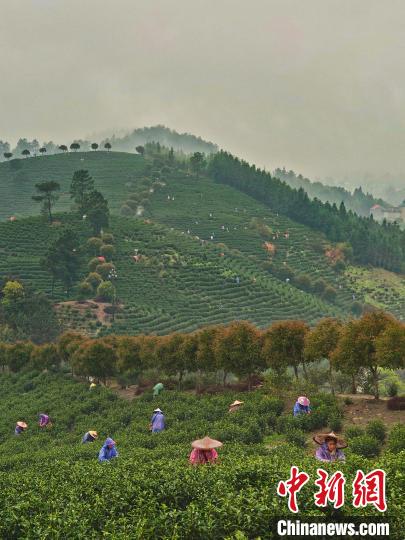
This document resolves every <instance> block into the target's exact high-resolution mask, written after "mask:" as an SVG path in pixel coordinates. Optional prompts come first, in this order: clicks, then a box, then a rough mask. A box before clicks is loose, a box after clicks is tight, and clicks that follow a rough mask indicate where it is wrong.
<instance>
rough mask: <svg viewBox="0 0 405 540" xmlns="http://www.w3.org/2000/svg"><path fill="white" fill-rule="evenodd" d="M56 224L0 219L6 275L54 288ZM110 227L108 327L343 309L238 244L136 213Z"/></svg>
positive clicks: (158, 328) (152, 328) (312, 316)
mask: <svg viewBox="0 0 405 540" xmlns="http://www.w3.org/2000/svg"><path fill="white" fill-rule="evenodd" d="M58 218H59V219H60V221H61V224H62V225H63V224H64V223H69V224H70V225H71V226H74V228H75V229H76V230H78V231H79V233H80V234H81V235H83V236H85V234H86V232H87V233H88V231H86V228H85V225H84V224H83V223H82V222H81V221H79V220H77V219H74V218H72V216H71V215H68V214H62V215H60V216H58ZM59 227H60V226H49V225H48V224H47V223H46V222H45V221H44V220H43V219H42V218H40V217H37V218H29V219H27V220H21V221H17V222H14V223H2V224H0V249H1V252H2V257H1V260H0V273H1V275H2V276H10V277H18V278H21V279H23V280H24V281H25V282H26V283H27V284H30V285H32V286H33V287H34V288H35V289H38V290H43V291H45V292H46V293H48V294H49V293H50V286H51V281H50V277H49V276H48V274H47V273H46V272H45V271H44V270H42V269H41V267H40V259H41V257H42V256H43V254H44V253H45V251H46V246H47V243H48V242H50V241H51V240H52V239H53V238H55V236H56V234H57V230H58V228H59ZM112 231H113V233H114V237H115V245H116V248H117V255H116V257H115V265H116V268H117V273H118V279H117V281H116V286H117V291H118V297H119V299H120V301H121V302H122V303H123V304H124V306H123V311H122V312H121V313H119V314H117V317H116V320H115V323H114V324H113V325H112V326H111V327H109V328H108V331H115V332H118V333H126V332H129V333H137V332H156V333H159V334H163V333H167V332H170V331H173V330H182V331H191V330H194V329H196V328H197V327H199V326H202V325H206V324H210V323H222V322H223V323H226V322H229V321H231V320H234V319H247V320H251V321H252V322H255V323H256V324H258V325H260V326H265V325H267V324H269V323H270V322H272V321H274V320H279V319H293V318H294V319H296V318H304V319H306V320H308V321H309V322H315V321H316V320H317V319H319V318H320V317H322V316H325V315H336V316H342V315H344V312H343V310H342V309H341V308H339V307H338V306H336V305H333V304H330V303H326V302H324V301H322V300H321V299H320V298H317V297H315V296H314V295H311V294H307V293H304V292H303V291H300V290H298V289H296V288H295V287H293V286H291V285H289V284H287V283H284V282H281V281H280V280H278V279H276V278H274V277H273V276H272V275H270V274H269V273H268V272H266V271H265V270H264V269H262V268H261V267H260V260H257V261H256V260H255V259H254V258H252V257H245V256H244V255H243V254H241V253H239V252H237V251H235V250H230V249H227V248H224V247H218V246H217V245H216V244H215V243H207V242H206V243H203V244H202V243H201V241H199V240H197V239H196V238H192V237H190V236H188V235H185V234H181V232H179V231H177V230H170V229H169V228H167V227H165V226H163V225H158V224H153V223H147V222H146V223H145V222H144V221H143V220H136V219H131V218H120V217H114V218H113V219H112ZM224 249H225V255H224V256H223V257H222V256H220V254H221V253H223V250H224ZM135 250H137V253H139V254H140V255H141V260H140V261H139V262H135V261H134V259H133V255H134V253H135ZM86 262H87V258H86V257H85V256H83V260H82V270H81V273H82V275H81V279H82V278H84V276H85V275H86V273H87V267H86ZM236 277H238V278H239V283H237V281H236ZM74 294H75V291H73V292H72V297H74ZM55 299H56V300H66V297H65V295H64V291H63V290H62V288H61V287H57V288H56V290H55ZM89 322H91V324H92V325H95V322H94V321H92V320H91V319H90V320H89ZM97 329H99V328H97V327H96V326H94V327H93V328H92V330H93V331H96V330H97ZM105 330H107V328H105Z"/></svg>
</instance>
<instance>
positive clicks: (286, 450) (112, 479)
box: [0, 372, 404, 540]
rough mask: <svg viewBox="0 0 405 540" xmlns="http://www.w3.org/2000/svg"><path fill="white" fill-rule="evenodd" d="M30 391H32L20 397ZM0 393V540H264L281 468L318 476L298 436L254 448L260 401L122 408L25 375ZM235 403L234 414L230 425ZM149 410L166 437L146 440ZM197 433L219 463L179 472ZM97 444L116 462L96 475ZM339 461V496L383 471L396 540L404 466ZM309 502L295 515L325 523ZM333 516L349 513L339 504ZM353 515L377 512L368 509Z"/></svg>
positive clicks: (1, 386) (99, 467)
mask: <svg viewBox="0 0 405 540" xmlns="http://www.w3.org/2000/svg"><path fill="white" fill-rule="evenodd" d="M29 382H32V384H33V388H32V389H31V390H30V391H29V392H24V390H23V389H24V386H25V385H26V384H27V383H29ZM0 393H1V396H2V399H1V401H0V440H1V442H2V452H1V455H0V470H1V471H2V473H3V474H1V475H0V490H1V492H2V494H3V495H2V504H1V507H0V537H1V538H64V539H67V540H76V539H77V538H94V539H96V538H101V537H108V536H110V537H111V538H142V539H146V540H153V539H155V538H179V539H180V538H185V539H186V538H190V539H191V538H192V539H193V540H194V539H195V540H203V539H204V540H205V539H211V538H212V539H214V538H235V537H236V535H237V534H238V531H239V532H240V533H241V534H243V535H244V536H245V537H246V538H259V537H260V538H263V539H264V538H269V523H270V521H271V520H273V519H274V518H276V517H279V516H283V515H287V513H288V510H287V504H286V500H285V499H283V498H281V497H279V496H278V495H277V494H276V487H277V484H278V482H279V481H280V480H285V479H287V478H288V477H289V474H290V467H291V465H292V464H295V465H297V466H298V467H299V468H300V470H305V471H306V472H307V473H308V474H309V475H310V476H311V479H313V478H315V477H316V469H317V468H318V467H319V463H318V462H316V460H314V458H313V456H312V455H311V456H308V455H307V454H306V452H305V451H304V450H303V448H302V446H303V442H305V434H304V433H303V432H300V431H298V430H297V426H295V427H293V428H292V429H291V430H288V434H286V437H289V438H290V442H286V443H283V444H281V445H279V446H278V447H272V448H270V449H268V448H266V446H265V445H264V444H262V443H261V441H262V437H263V434H264V433H265V432H266V431H267V430H268V424H267V418H266V414H268V415H275V414H276V412H275V411H276V410H278V404H277V409H276V403H275V404H274V406H273V405H269V399H270V403H271V402H272V401H273V398H268V396H266V395H265V394H264V393H262V392H260V391H259V392H251V393H246V394H243V395H240V394H236V393H234V392H225V393H224V394H214V395H211V396H196V395H193V394H190V393H188V392H172V391H168V390H166V391H165V392H164V393H163V394H161V395H160V396H159V397H158V398H153V396H152V392H151V391H150V392H147V393H146V394H143V395H141V396H139V397H138V398H137V399H135V400H134V401H133V402H129V401H124V400H121V399H119V398H118V397H117V396H116V395H115V394H113V393H112V392H111V391H110V390H109V389H108V388H104V387H103V386H100V385H98V386H97V387H96V389H94V390H91V391H90V390H89V388H88V384H87V383H86V384H82V383H80V382H77V381H75V380H74V379H73V378H72V376H71V375H70V374H65V375H62V374H58V375H55V374H52V373H48V374H46V373H38V372H35V373H34V372H26V373H19V374H15V375H13V374H2V375H0ZM234 399H241V400H243V401H244V402H245V403H244V405H243V407H242V408H241V409H240V410H239V411H238V412H236V413H232V414H229V413H228V406H229V403H231V402H232V401H233V400H234ZM314 401H315V402H317V399H316V398H314ZM155 407H160V408H161V409H162V410H163V411H164V414H165V416H166V420H167V429H166V431H165V432H163V433H160V434H155V435H152V434H151V433H150V432H149V431H148V423H149V420H150V417H151V415H152V411H153V409H154V408H155ZM264 410H267V411H268V413H266V414H264V413H263V411H264ZM11 412H12V414H11ZM39 412H46V413H48V414H50V416H51V418H52V421H53V427H52V428H51V429H49V430H46V431H41V430H40V429H39V428H38V426H37V414H38V413H39ZM278 418H280V417H278ZM287 418H290V415H289V416H288V417H286V419H287ZM17 419H21V420H24V421H26V422H27V423H28V425H29V427H28V430H27V432H26V433H24V434H23V435H21V436H19V437H15V436H14V431H13V430H14V422H15V421H16V420H17ZM89 429H96V430H97V431H98V432H99V439H98V440H97V442H95V443H92V444H86V445H82V444H81V443H80V441H81V437H82V435H83V434H84V433H85V432H86V431H88V430H89ZM294 430H295V431H294ZM207 434H208V435H210V436H211V437H215V438H220V440H222V442H223V443H224V446H223V447H222V448H220V449H219V457H220V463H219V464H218V465H216V466H207V467H190V466H189V465H188V461H187V458H188V455H189V452H190V451H191V441H192V440H194V439H195V438H200V437H203V436H204V435H207ZM108 435H109V436H112V437H113V438H114V439H115V440H116V441H117V447H118V451H119V454H120V455H119V457H118V459H117V460H115V461H114V462H110V463H108V464H99V463H98V462H97V453H98V450H99V449H100V446H101V445H102V443H103V442H104V439H105V437H106V436H108ZM346 457H347V461H346V463H341V464H339V468H340V470H342V471H343V472H344V474H345V477H346V481H347V486H349V485H350V484H351V482H352V481H353V478H354V476H355V474H356V471H357V470H358V469H361V470H364V471H365V472H366V471H369V470H371V469H373V468H377V467H380V468H382V469H383V470H385V471H386V473H387V476H388V478H389V479H390V481H389V482H388V484H387V504H388V511H387V514H386V516H384V517H387V518H388V519H390V522H391V531H390V532H391V534H390V538H393V539H395V540H397V539H398V540H399V539H400V538H402V537H401V535H400V528H398V533H396V529H395V527H396V525H397V523H399V522H400V521H401V519H402V513H403V510H402V507H401V503H400V499H399V498H398V494H399V493H401V489H402V484H401V481H402V476H401V474H399V473H401V471H403V467H404V460H403V455H398V456H397V455H395V454H392V453H391V454H387V455H385V456H382V457H381V458H379V459H378V460H374V461H372V462H369V461H368V460H366V459H364V458H363V457H361V456H359V455H356V454H354V453H350V452H348V454H347V456H346ZM325 467H329V466H328V465H326V464H325ZM331 467H332V469H331V470H333V465H331ZM22 471H23V474H22ZM313 491H314V486H313V482H309V483H308V485H306V486H304V488H303V489H302V490H301V492H300V494H299V497H298V501H299V506H300V512H301V514H302V515H303V516H323V515H324V513H323V511H322V510H321V509H319V508H317V507H316V506H315V504H314V500H313ZM16 509H18V511H17V510H16ZM341 511H342V515H344V516H350V515H352V514H353V508H352V506H351V504H350V503H349V502H348V503H347V504H345V506H344V507H343V508H342V510H341ZM357 514H358V515H359V516H363V515H364V516H375V515H376V511H374V510H373V509H372V508H371V507H367V508H364V509H359V510H358V511H357ZM239 536H240V534H239Z"/></svg>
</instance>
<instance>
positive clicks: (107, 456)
mask: <svg viewBox="0 0 405 540" xmlns="http://www.w3.org/2000/svg"><path fill="white" fill-rule="evenodd" d="M116 457H118V451H117V449H116V442H115V441H114V440H113V439H111V437H107V439H106V440H105V443H104V444H103V446H102V448H101V450H100V452H99V454H98V460H99V461H100V463H101V462H102V461H110V460H111V459H113V458H116Z"/></svg>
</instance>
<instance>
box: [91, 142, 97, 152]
mask: <svg viewBox="0 0 405 540" xmlns="http://www.w3.org/2000/svg"><path fill="white" fill-rule="evenodd" d="M97 148H98V144H97V143H95V142H94V143H92V144H91V149H92V150H94V151H96V150H97Z"/></svg>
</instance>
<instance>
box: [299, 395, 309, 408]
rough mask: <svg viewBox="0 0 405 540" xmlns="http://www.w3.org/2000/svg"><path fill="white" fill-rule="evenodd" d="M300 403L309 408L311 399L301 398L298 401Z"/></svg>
mask: <svg viewBox="0 0 405 540" xmlns="http://www.w3.org/2000/svg"><path fill="white" fill-rule="evenodd" d="M297 401H298V403H299V404H300V405H302V406H303V407H308V405H309V403H310V402H309V399H308V398H307V397H305V396H300V397H299V398H298V399H297Z"/></svg>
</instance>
